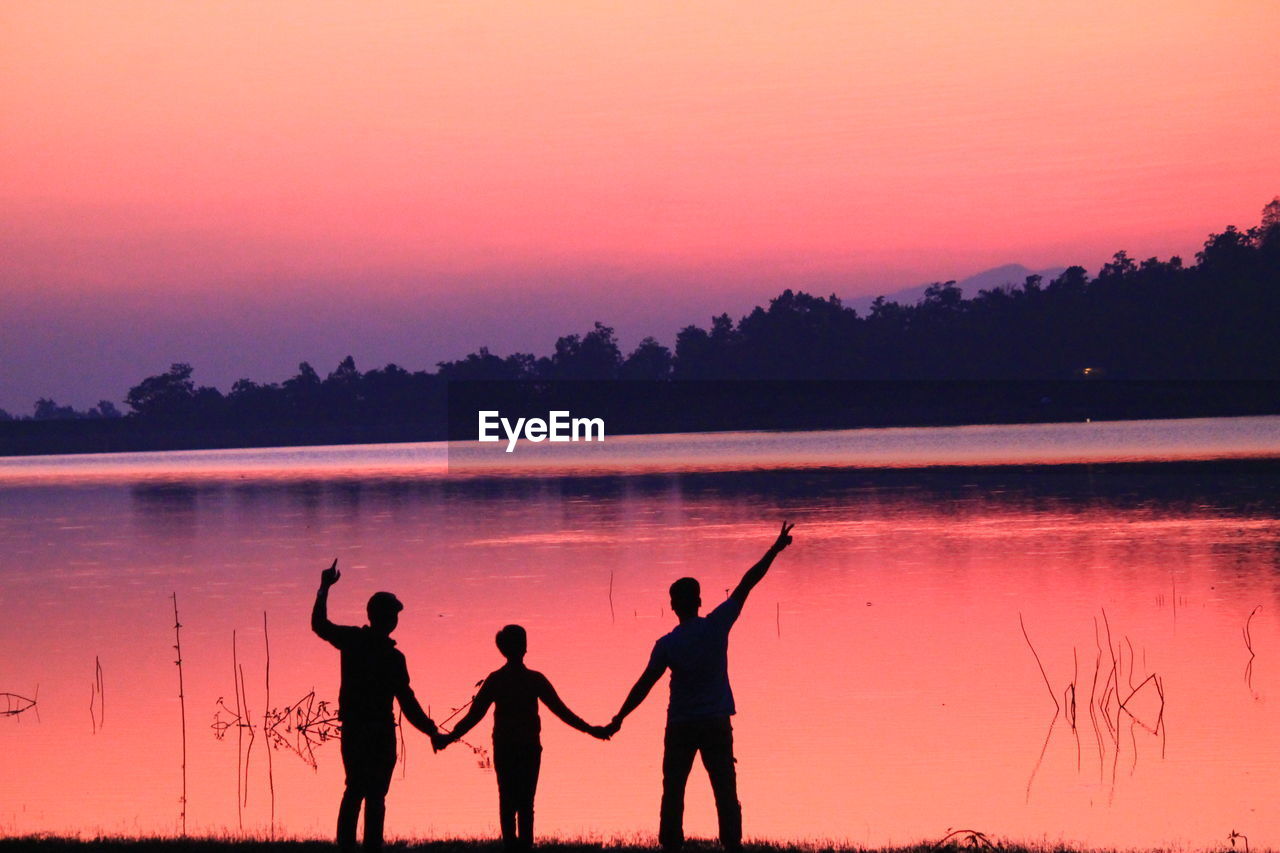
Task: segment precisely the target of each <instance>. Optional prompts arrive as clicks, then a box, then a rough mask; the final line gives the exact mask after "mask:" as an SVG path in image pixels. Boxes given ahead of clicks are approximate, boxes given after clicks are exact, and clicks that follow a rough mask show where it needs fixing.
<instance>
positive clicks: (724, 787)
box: [605, 522, 795, 853]
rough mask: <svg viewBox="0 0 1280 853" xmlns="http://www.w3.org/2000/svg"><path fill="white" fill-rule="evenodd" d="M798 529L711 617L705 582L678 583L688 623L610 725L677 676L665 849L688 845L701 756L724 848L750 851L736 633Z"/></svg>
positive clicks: (661, 829) (665, 794)
mask: <svg viewBox="0 0 1280 853" xmlns="http://www.w3.org/2000/svg"><path fill="white" fill-rule="evenodd" d="M793 527H795V525H787V524H786V523H785V522H784V523H783V525H782V532H781V533H779V534H778V538H777V539H776V540H775V541H774V543H773V544H772V545H771V546H769V550H768V551H766V552H765V555H764V556H763V557H761V558H760V560H759V562H757V563H756V564H755V565H754V566H752V567H751V568H750V569H748V570H747V572H746V574H744V575H743V576H742V580H741V581H739V582H738V586H737V587H736V588H735V589H734V590H733V592H731V593H730V594H729V597H728V598H727V599H725V601H724V603H723V604H721V605H719V606H718V607H716V608H715V609H714V610H712V611H711V612H710V613H708V614H707V615H706V616H705V617H703V616H699V615H698V610H699V608H701V607H702V597H701V589H700V587H699V586H698V581H697V580H695V579H694V578H680V579H679V580H677V581H676V582H675V583H673V584H671V610H672V611H673V612H674V613H675V615H676V617H677V618H678V619H679V620H680V624H678V625H676V627H675V628H674V629H672V631H671V632H670V633H669V634H666V635H665V636H663V637H659V638H658V641H657V642H656V643H654V645H653V653H652V654H651V655H650V657H649V664H648V666H646V667H645V670H644V672H642V673H641V674H640V678H639V679H638V680H637V681H636V683H635V686H634V687H632V688H631V692H630V693H628V694H627V698H626V699H625V700H624V701H623V703H622V708H621V709H620V710H619V711H618V713H617V714H616V715H614V718H613V721H612V722H611V723H610V724H609V725H608V726H606V727H605V733H606V734H609V735H613V734H615V733H616V732H617V731H618V729H619V728H621V726H622V721H623V719H625V718H626V716H627V715H628V714H630V713H631V712H632V711H634V710H635V709H636V708H637V707H639V705H640V703H641V702H643V701H644V699H645V697H646V696H648V695H649V691H650V690H652V689H653V685H654V684H656V683H657V682H658V679H659V678H661V677H662V673H663V672H665V671H666V670H668V669H670V670H671V699H670V702H669V704H668V705H667V730H666V734H665V736H664V738H663V754H662V808H661V814H660V818H659V823H658V841H659V843H661V844H662V848H663V850H667V851H675V850H679V849H680V848H681V847H682V846H683V845H684V789H685V784H686V783H687V782H688V781H689V771H690V770H692V769H693V759H694V756H696V755H697V754H698V753H701V754H702V766H703V767H705V768H706V769H707V776H708V777H709V778H710V779H711V791H712V794H713V795H714V796H715V801H716V815H717V817H718V818H719V823H720V844H721V846H723V847H724V849H725V850H727V851H735V853H736V851H739V850H741V849H742V806H741V805H740V804H739V803H738V777H737V772H736V770H735V768H734V761H735V759H734V757H733V727H732V726H731V725H730V724H729V717H730V716H732V715H733V714H734V712H735V708H734V705H733V691H732V690H731V689H730V688H729V658H728V651H729V629H730V628H732V627H733V623H734V622H735V621H736V620H737V618H738V614H739V613H741V612H742V605H743V604H745V603H746V601H747V596H748V595H749V594H750V593H751V590H752V589H754V588H755V585H756V584H758V583H760V581H761V580H762V579H763V578H764V576H765V573H766V572H768V571H769V566H770V565H772V563H773V558H774V557H776V556H777V555H778V554H779V553H781V552H782V550H783V549H784V548H786V547H787V546H788V545H790V544H791V529H792V528H793Z"/></svg>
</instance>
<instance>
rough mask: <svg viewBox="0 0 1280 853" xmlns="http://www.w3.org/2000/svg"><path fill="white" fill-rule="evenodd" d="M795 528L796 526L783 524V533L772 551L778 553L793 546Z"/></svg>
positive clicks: (775, 542)
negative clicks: (792, 539)
mask: <svg viewBox="0 0 1280 853" xmlns="http://www.w3.org/2000/svg"><path fill="white" fill-rule="evenodd" d="M794 527H795V525H794V524H787V523H786V522H785V521H784V522H782V532H781V533H779V534H778V538H777V539H775V540H774V542H773V545H772V546H771V550H772V551H773V552H774V553H777V552H779V551H781V550H783V549H784V548H786V547H787V546H788V545H790V544H791V531H792V529H793V528H794Z"/></svg>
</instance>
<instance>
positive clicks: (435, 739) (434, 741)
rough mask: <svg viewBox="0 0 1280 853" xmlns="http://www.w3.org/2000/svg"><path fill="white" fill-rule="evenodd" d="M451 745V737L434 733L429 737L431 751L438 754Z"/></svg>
mask: <svg viewBox="0 0 1280 853" xmlns="http://www.w3.org/2000/svg"><path fill="white" fill-rule="evenodd" d="M451 743H453V736H452V735H446V734H441V733H440V732H436V733H435V734H433V735H432V736H431V751H432V752H439V751H441V750H442V749H444V748H445V747H446V746H448V745H449V744H451Z"/></svg>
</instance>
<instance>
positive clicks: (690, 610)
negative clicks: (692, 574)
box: [671, 578, 702, 619]
mask: <svg viewBox="0 0 1280 853" xmlns="http://www.w3.org/2000/svg"><path fill="white" fill-rule="evenodd" d="M701 606H702V587H700V586H698V581H697V580H696V579H694V578H680V580H678V581H676V582H675V583H673V584H672V585H671V609H672V610H673V611H674V612H675V614H676V616H678V617H680V618H681V619H686V618H688V617H691V616H697V615H698V608H699V607H701Z"/></svg>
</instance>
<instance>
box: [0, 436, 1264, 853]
mask: <svg viewBox="0 0 1280 853" xmlns="http://www.w3.org/2000/svg"><path fill="white" fill-rule="evenodd" d="M1277 474H1280V464H1278V463H1277V462H1275V461H1268V460H1250V461H1241V460H1235V461H1217V462H1202V463H1190V462H1181V463H1164V464H1159V465H1149V464H1128V463H1115V464H1093V465H1076V466H1047V467H1046V466H1004V467H999V468H980V467H969V468H965V467H948V468H938V469H935V468H919V469H876V470H867V469H862V470H845V469H832V468H801V469H794V468H785V467H782V468H777V467H775V468H770V469H768V470H736V471H705V472H695V473H690V472H684V473H677V472H667V473H656V472H655V473H649V474H644V475H641V476H620V475H618V474H616V473H611V474H606V475H604V476H571V477H559V478H557V477H535V476H526V477H519V478H500V477H476V478H470V479H462V480H455V479H449V478H444V477H436V476H432V477H422V478H413V477H405V476H393V477H388V476H379V475H376V474H373V475H370V476H369V477H367V478H352V477H339V478H330V477H328V476H326V475H325V474H324V473H323V472H321V473H315V472H313V473H311V474H310V475H308V474H307V473H306V472H305V471H304V472H296V473H295V475H293V476H290V477H288V478H275V477H273V478H269V479H267V480H256V479H244V480H241V479H239V478H221V479H218V478H207V477H195V478H192V479H190V480H187V481H181V480H178V481H174V480H170V481H168V482H166V483H164V484H157V483H153V482H149V483H124V484H110V483H105V484H100V485H95V486H83V485H69V484H67V485H50V484H45V485H39V486H11V487H6V488H4V489H3V490H0V535H3V537H4V542H5V546H6V554H7V556H8V559H7V562H6V565H5V566H4V567H3V568H0V661H3V662H4V663H3V667H2V668H0V691H11V692H13V693H15V694H18V695H21V696H30V695H31V691H32V690H33V689H34V687H35V685H36V684H39V685H40V694H39V707H40V713H41V722H40V723H39V725H27V723H26V722H25V719H26V717H24V718H23V720H24V721H23V722H21V723H19V720H18V719H11V718H8V717H0V750H3V753H4V755H5V756H6V762H7V764H8V773H7V774H6V776H5V777H4V778H3V779H0V804H3V805H0V826H4V827H5V829H6V831H10V832H26V831H54V832H73V833H74V832H85V833H92V832H94V831H97V830H99V829H102V830H105V831H142V832H147V833H163V832H170V831H172V830H173V829H174V827H175V825H176V821H177V816H178V809H177V804H176V798H177V796H178V791H179V788H178V785H179V781H180V780H179V775H178V774H179V756H178V746H179V741H178V734H177V714H178V708H177V681H176V673H174V667H173V663H172V660H173V657H172V648H171V646H172V644H173V632H172V613H171V612H167V611H166V608H167V607H168V606H169V600H168V596H169V595H170V594H171V593H172V592H175V591H176V592H177V593H178V595H179V597H180V600H181V601H182V602H183V612H182V620H183V624H184V629H183V656H184V659H185V661H186V667H185V669H186V677H187V683H186V692H187V709H188V713H189V715H190V717H189V723H190V727H191V737H190V746H191V754H190V756H189V776H190V786H191V787H190V791H189V792H188V801H189V805H188V820H189V822H190V828H191V830H192V831H212V832H221V831H232V832H234V831H238V829H239V827H240V826H242V825H243V827H244V829H245V830H246V831H266V829H267V828H268V827H270V826H272V825H275V826H276V827H277V830H278V831H285V832H290V833H300V834H306V835H317V836H322V837H328V835H329V834H330V831H331V827H330V823H331V819H332V810H333V807H334V806H335V805H336V797H337V796H338V794H339V793H340V791H341V769H340V762H339V761H338V758H337V752H336V750H335V749H334V746H333V744H332V743H331V742H329V741H328V739H327V738H326V737H324V736H322V735H321V734H320V733H321V732H323V731H324V728H323V726H324V725H325V723H324V720H325V713H326V712H327V710H328V707H329V706H327V705H321V702H322V701H323V700H325V699H329V700H330V701H331V700H332V698H333V697H334V696H336V693H337V683H336V681H337V678H336V660H334V659H333V658H332V657H331V656H329V653H328V651H327V650H326V649H325V648H323V647H322V644H319V643H318V642H316V641H315V639H314V638H313V637H312V636H311V635H310V631H309V630H308V628H307V624H306V614H307V611H308V607H309V602H310V597H311V593H312V584H313V582H314V577H315V574H316V572H317V571H318V570H319V569H320V568H323V566H325V565H328V563H329V561H330V560H331V559H333V557H335V556H337V557H340V559H341V560H342V565H343V566H344V581H343V583H344V584H347V583H349V584H351V585H352V587H353V589H352V590H351V591H350V592H351V595H350V596H344V600H343V602H335V605H334V608H335V615H334V618H335V621H342V622H346V623H359V622H360V621H361V616H362V614H361V613H360V607H359V605H360V604H361V602H362V600H363V597H362V596H361V594H360V593H361V592H363V593H366V594H367V593H368V592H371V591H373V590H377V589H391V590H393V591H394V592H395V593H396V594H397V596H398V597H400V599H401V600H402V601H404V603H405V605H406V609H405V612H404V614H403V615H402V622H401V628H400V629H399V631H398V632H397V637H398V638H400V642H401V647H402V648H403V649H405V651H406V655H407V657H408V659H409V660H410V661H411V662H414V664H415V666H418V667H421V668H420V669H415V671H414V672H413V679H414V684H415V687H416V688H417V689H418V691H419V694H420V696H422V697H423V699H424V701H428V700H429V704H431V705H433V706H434V709H433V713H434V715H437V716H440V717H445V716H447V715H448V712H449V711H450V709H454V708H460V707H463V706H464V705H465V703H466V701H467V700H468V699H469V697H470V696H472V695H473V693H474V690H475V676H476V673H478V672H484V671H488V670H489V669H493V668H495V667H496V666H497V665H498V663H499V662H498V661H496V660H494V657H495V653H494V652H493V649H492V636H493V632H494V631H495V630H496V629H497V628H498V627H500V626H501V625H502V624H506V623H507V622H518V623H520V624H522V625H525V626H526V627H527V628H528V629H529V632H530V637H533V638H536V643H535V644H534V647H533V648H531V649H530V652H529V657H530V666H533V667H534V668H537V669H541V670H542V671H544V672H546V673H547V675H548V677H550V678H551V679H552V681H553V682H554V683H555V684H556V685H557V686H558V687H559V686H561V685H563V689H564V690H565V692H566V693H571V694H572V695H573V697H574V707H575V710H579V707H578V706H579V705H581V706H582V707H581V710H580V713H582V714H583V716H584V717H585V718H587V719H589V720H590V719H607V718H608V716H609V714H610V713H612V711H613V710H615V709H616V707H617V703H618V702H619V700H620V699H621V696H622V694H623V693H624V692H625V690H626V688H627V687H628V686H629V684H630V681H631V679H633V678H634V675H635V672H634V671H633V667H635V666H636V665H638V663H642V662H643V660H644V659H645V658H646V656H647V654H648V652H649V649H650V648H651V644H652V641H653V638H654V637H656V636H658V635H659V634H661V633H663V632H664V631H666V630H667V629H668V628H669V627H670V626H671V625H672V624H673V620H672V616H671V614H670V613H669V612H667V610H666V587H667V584H669V583H670V581H671V580H672V579H674V578H675V577H678V576H680V575H684V574H692V575H695V576H698V577H700V578H701V579H702V580H703V588H704V593H705V595H706V596H707V598H708V600H710V599H711V593H712V591H713V590H719V589H723V588H725V587H727V586H729V585H731V584H732V583H733V582H734V581H735V580H736V579H737V578H738V577H740V575H741V572H742V570H743V569H744V568H745V567H746V566H747V565H749V564H750V562H751V561H752V560H754V559H755V557H757V556H758V552H759V550H760V548H761V547H763V546H766V545H767V544H768V540H769V538H770V537H771V535H772V532H773V531H774V528H773V524H772V523H773V522H774V521H775V520H780V519H781V518H784V517H785V518H788V519H790V520H793V521H795V522H796V523H797V529H796V534H797V540H796V545H795V546H794V547H793V549H792V550H790V551H788V554H787V556H788V560H787V562H785V563H781V562H780V563H779V565H777V566H775V568H774V569H773V572H772V573H771V575H770V577H769V578H768V579H767V580H766V581H765V582H764V584H763V585H762V586H761V587H760V588H759V589H758V591H757V592H756V593H755V595H756V596H759V600H757V601H754V602H753V608H754V609H752V610H749V611H748V612H746V613H744V616H743V618H742V620H741V621H740V623H739V625H738V627H737V628H735V637H734V645H733V651H732V658H731V664H730V665H731V668H732V671H733V674H732V677H733V683H734V688H735V694H737V699H738V703H739V708H740V710H741V713H740V715H739V716H738V717H737V718H736V719H735V730H736V737H737V743H738V749H739V759H740V765H739V776H740V786H741V791H740V794H741V799H742V801H743V804H744V813H745V815H746V832H747V835H748V836H749V837H752V836H756V837H761V836H763V837H772V838H798V837H831V838H838V839H850V840H854V841H858V842H862V843H877V844H878V843H888V842H890V841H896V842H903V841H911V840H919V839H926V838H938V837H941V836H942V835H944V834H945V832H946V831H947V827H955V826H968V827H974V828H975V829H979V830H982V831H983V832H986V833H988V834H990V835H992V836H999V835H1012V836H1016V837H1020V838H1026V839H1037V838H1041V837H1044V836H1045V834H1046V833H1047V834H1049V835H1051V836H1052V837H1054V838H1057V837H1064V838H1067V839H1072V840H1079V841H1084V842H1089V843H1094V844H1102V845H1118V846H1127V845H1144V846H1153V845H1162V844H1166V843H1181V844H1184V845H1190V846H1193V847H1202V848H1209V847H1215V846H1218V847H1220V846H1221V843H1222V841H1223V840H1224V839H1225V837H1226V834H1227V832H1228V831H1229V830H1230V829H1231V828H1232V827H1236V828H1239V829H1241V831H1244V832H1247V833H1248V834H1250V835H1251V836H1252V837H1253V838H1254V839H1258V838H1267V837H1280V816H1277V815H1275V814H1273V811H1272V809H1271V803H1272V802H1273V801H1274V800H1275V798H1276V797H1277V796H1280V782H1276V781H1275V780H1276V778H1277V774H1276V773H1275V769H1276V767H1278V766H1280V726H1278V725H1277V724H1276V723H1277V720H1276V719H1275V712H1274V710H1273V708H1272V704H1273V703H1272V701H1271V700H1273V699H1274V697H1275V696H1277V695H1280V693H1278V692H1277V691H1278V689H1280V670H1278V669H1277V667H1276V665H1275V661H1276V650H1277V649H1280V626H1278V624H1277V620H1276V619H1275V615H1276V614H1277V613H1280V600H1278V599H1280V586H1278V584H1277V574H1276V570H1277V566H1278V565H1280V550H1278V549H1280V489H1278V488H1277V483H1280V477H1277ZM345 567H349V569H348V568H345ZM365 597H367V596H365ZM347 598H350V599H351V600H352V601H355V602H356V603H355V604H354V605H353V604H351V601H347ZM1259 607H1260V608H1261V609H1259ZM340 608H348V609H347V612H343V611H342V610H341V609H340ZM264 611H266V612H267V613H269V617H270V626H271V627H270V644H271V658H272V673H271V679H272V683H271V694H270V701H268V697H267V693H266V681H265V665H266V654H265V645H266V644H265V640H266V639H267V638H266V636H265V634H264V626H263V613H264ZM1104 611H1105V617H1104V615H1103V614H1104ZM1020 619H1021V624H1020ZM1024 625H1025V628H1026V634H1025V635H1024V633H1023V630H1022V626H1024ZM1108 628H1109V629H1110V635H1109V636H1108ZM233 632H234V637H235V642H236V646H235V648H234V650H233V646H232V640H233ZM1032 649H1034V654H1033V652H1032ZM619 660H622V661H625V662H626V667H625V671H619V670H618V669H617V667H616V664H615V662H616V661H619ZM548 664H550V665H548ZM96 666H101V668H102V669H101V671H102V672H105V675H106V685H105V687H106V691H107V692H108V695H109V702H110V704H111V712H110V713H109V714H107V715H106V716H107V722H106V725H105V727H103V728H98V727H97V723H96V721H97V720H98V719H100V718H98V717H94V716H91V707H95V706H91V701H96V700H95V699H94V697H95V696H96V695H97V694H95V693H94V692H93V691H94V685H95V683H96V679H97V677H98V676H97V674H96V673H97V670H96V669H95V667H96ZM1041 667H1043V669H1042V668H1041ZM241 671H243V675H241ZM658 689H664V688H662V687H659V688H658ZM237 696H239V704H237V700H236V697H237ZM219 700H221V702H220V701H219ZM661 704H662V703H661V702H658V701H655V700H651V701H650V702H649V703H648V706H645V707H642V708H641V709H640V710H638V711H637V712H636V714H635V715H634V716H633V718H631V719H629V721H628V728H627V730H626V731H624V732H623V733H622V734H620V735H619V736H618V737H617V738H615V740H614V741H613V742H610V743H609V744H597V743H595V742H583V741H586V739H583V738H581V736H580V735H575V734H574V733H571V732H570V733H560V732H558V731H556V730H554V729H551V730H548V731H547V732H546V735H545V737H546V747H547V752H546V756H547V758H546V762H545V764H544V768H543V772H544V777H543V780H542V782H541V783H540V786H539V822H540V824H541V826H542V828H543V829H545V830H546V832H547V833H551V834H561V835H575V834H579V833H582V832H599V833H603V834H606V835H614V834H626V833H646V834H650V835H651V834H652V833H653V831H654V830H655V828H656V827H655V823H656V819H655V816H656V809H657V794H658V789H659V780H660V768H659V766H658V758H657V757H658V756H659V755H660V752H661V750H660V742H661V728H662V719H661V718H662V709H661V707H660V706H661ZM2 709H3V706H2V705H0V710H2ZM1073 709H1074V710H1073ZM219 715H221V716H219ZM27 716H29V715H27ZM236 719H239V720H241V721H242V722H243V723H244V725H246V726H253V727H255V728H253V729H252V731H253V732H254V733H255V734H254V735H253V737H254V738H256V740H254V744H255V745H254V746H253V747H252V750H251V751H250V750H249V749H248V747H247V746H244V745H241V746H240V747H237V745H236V744H235V743H233V740H235V739H236V736H241V735H242V736H243V739H244V740H250V739H251V738H250V737H249V732H250V729H248V728H246V729H244V730H243V731H241V730H240V729H239V728H238V727H239V725H240V724H239V723H231V724H230V725H231V728H228V729H226V730H225V731H224V735H225V736H224V737H223V738H222V739H221V740H219V739H218V738H217V737H215V731H216V729H215V728H210V726H214V725H215V724H216V723H217V722H218V721H219V720H221V721H223V722H228V721H232V720H236ZM264 734H266V735H267V736H266V737H263V735H264ZM472 739H473V741H474V742H475V743H476V744H477V746H479V747H481V748H483V747H484V746H485V745H486V742H485V738H484V737H483V736H482V735H476V736H474V737H473V738H472ZM401 748H402V749H403V750H405V751H407V753H408V755H409V761H408V762H407V764H406V765H402V770H403V774H404V776H403V779H398V780H397V782H396V784H395V785H394V786H393V793H392V805H391V811H390V823H389V832H390V833H391V834H392V835H416V836H421V835H429V834H430V835H442V834H488V835H494V834H495V832H496V827H495V826H494V818H493V815H492V811H493V808H492V800H493V794H492V786H493V780H492V777H490V776H488V775H486V774H487V771H486V770H484V769H483V768H481V767H479V766H477V756H476V755H475V754H471V753H456V754H454V753H448V752H446V753H444V754H441V755H439V756H435V755H432V754H431V751H430V748H429V745H428V744H427V743H426V741H425V740H424V739H422V738H420V737H418V736H417V735H416V734H415V733H414V732H412V731H410V732H408V733H406V734H405V737H404V739H403V743H402V746H401ZM269 755H272V756H274V765H273V766H271V767H270V768H269V767H268V764H267V757H268V756H269ZM299 756H302V757H301V758H300V757H299ZM269 770H270V772H271V773H273V774H274V775H273V778H271V779H270V780H269V777H268V771H269ZM115 779H120V780H128V781H127V784H126V783H125V782H121V783H115V782H114V781H112V782H108V781H104V780H115ZM620 780H621V781H620ZM270 788H273V789H274V795H275V796H274V818H273V817H272V809H273V805H272V800H271V797H270V790H269V789H270ZM688 814H689V823H690V827H689V828H690V830H691V831H693V832H695V833H699V834H704V835H713V834H714V832H715V826H714V818H713V817H712V815H714V808H713V807H712V805H711V802H710V791H709V790H707V789H705V788H704V787H699V783H698V782H697V780H696V779H695V783H694V784H693V785H692V786H691V789H690V802H689V805H688Z"/></svg>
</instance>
